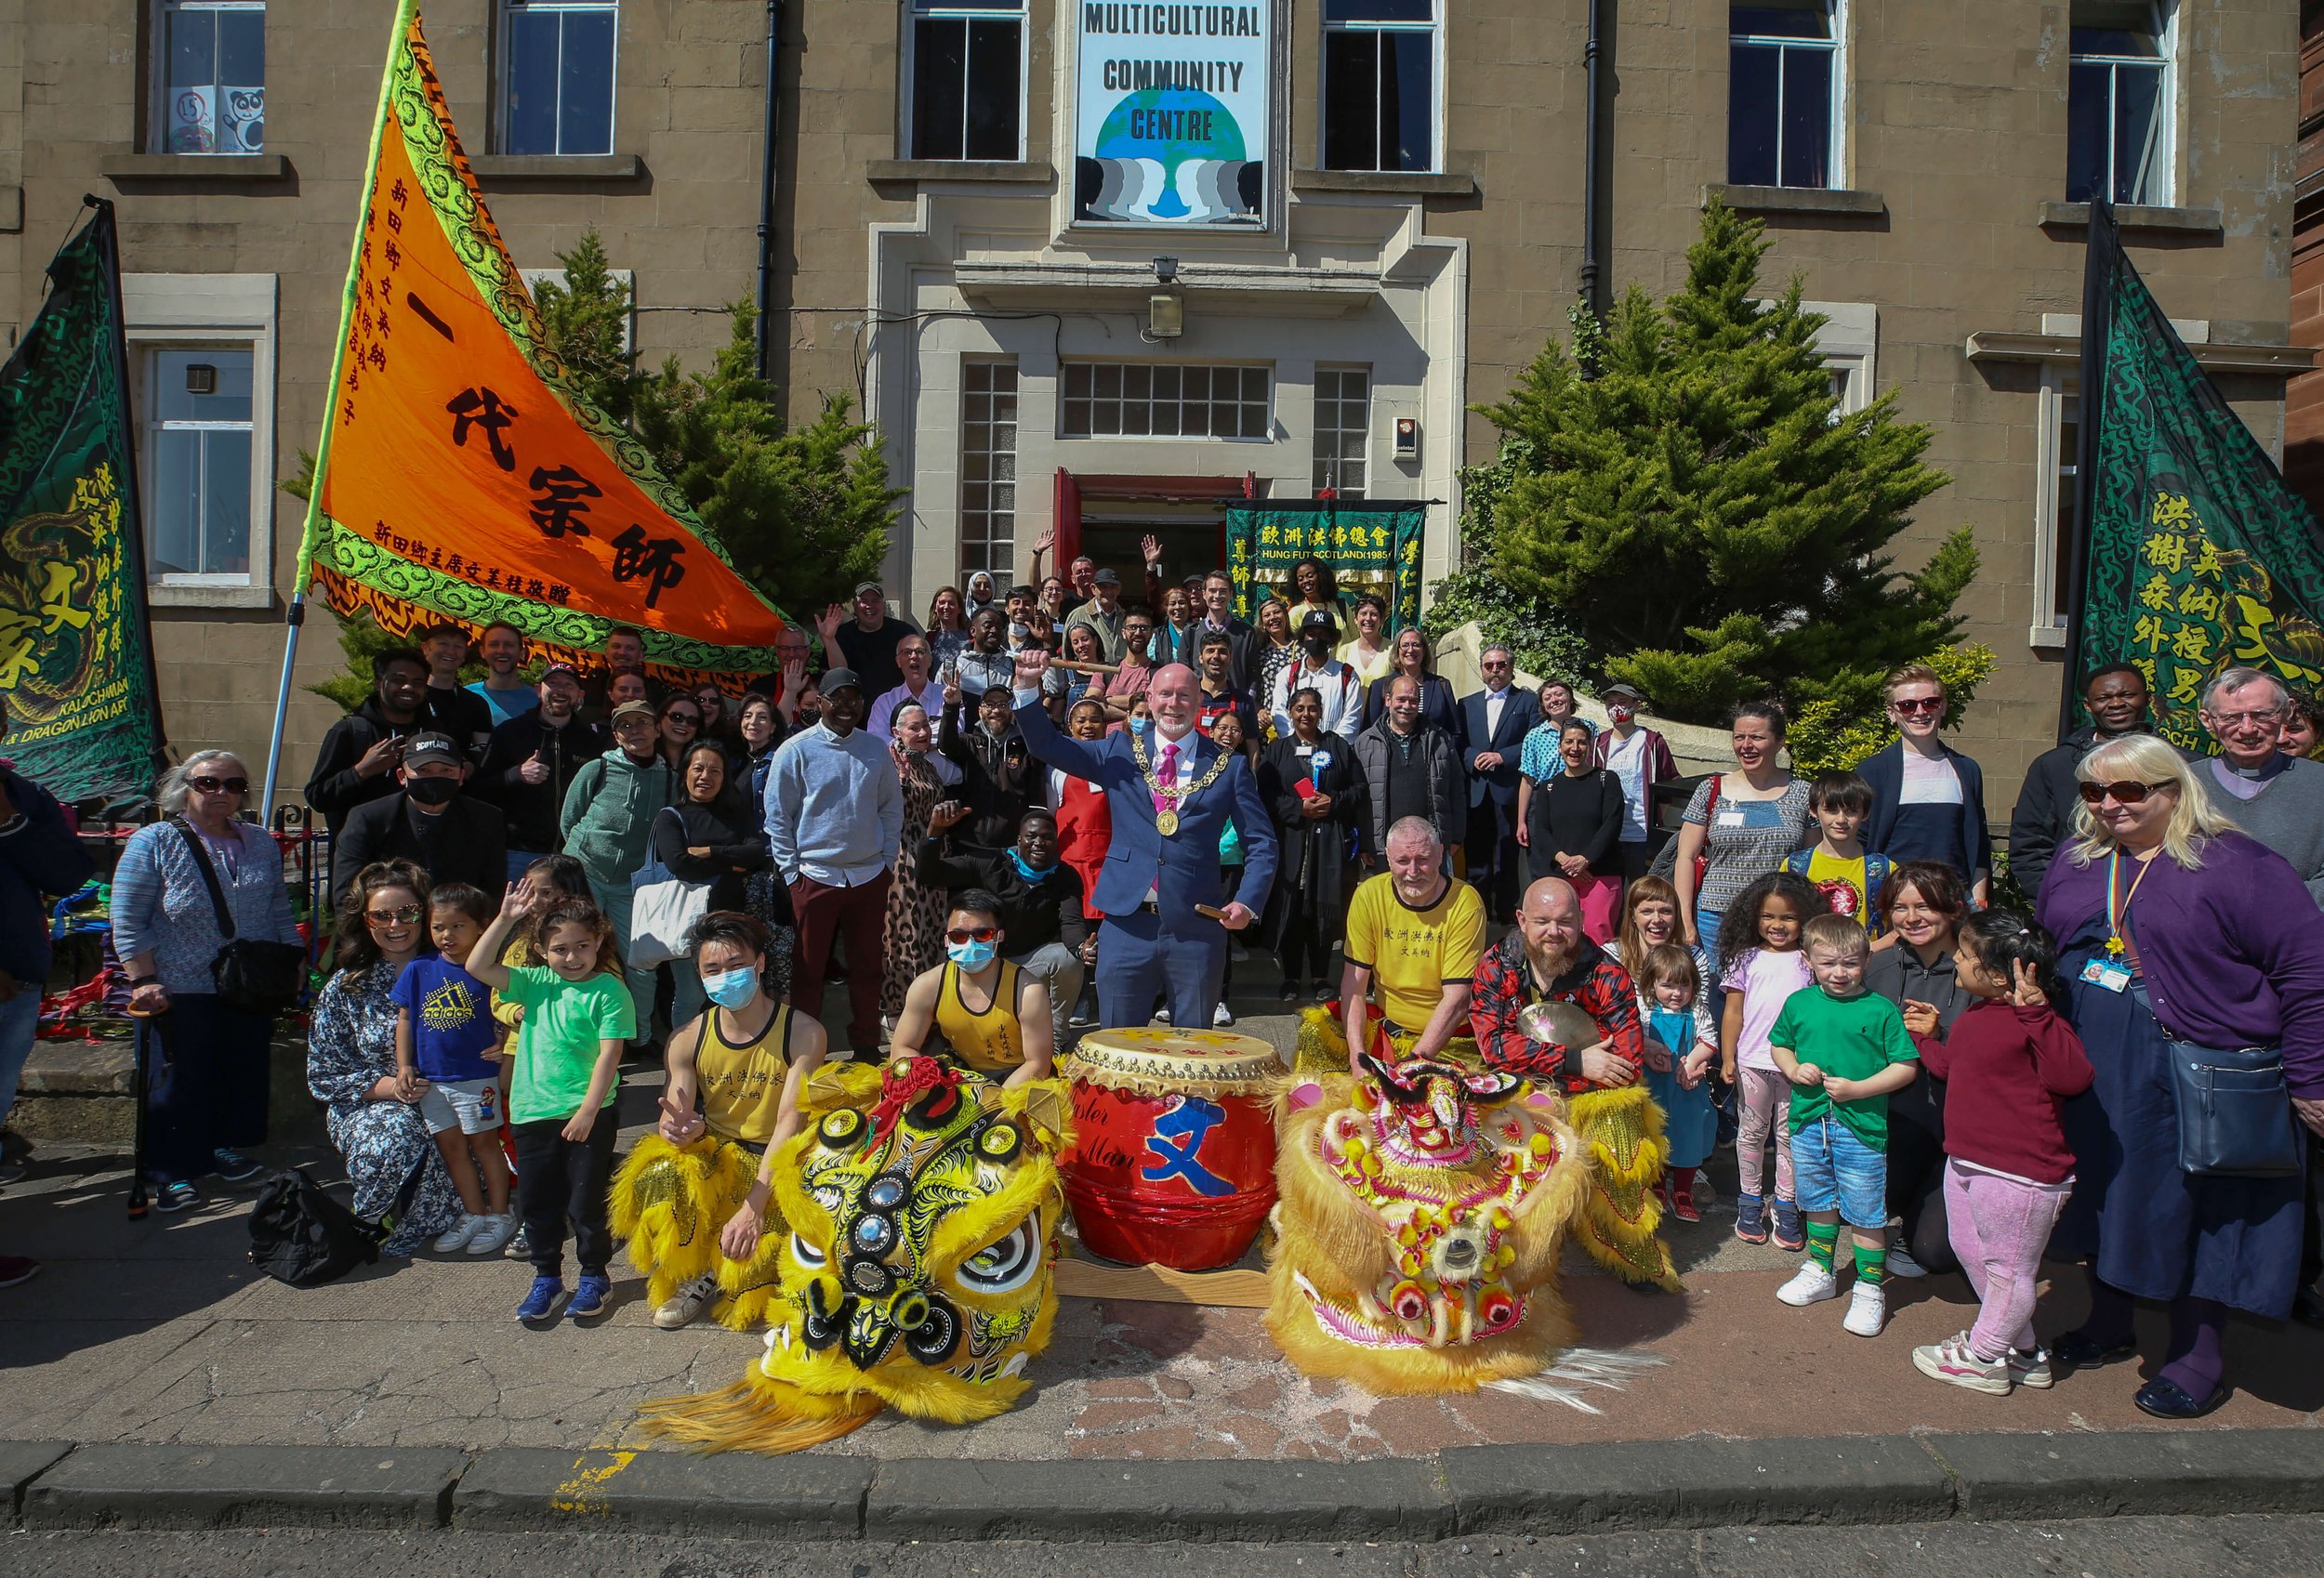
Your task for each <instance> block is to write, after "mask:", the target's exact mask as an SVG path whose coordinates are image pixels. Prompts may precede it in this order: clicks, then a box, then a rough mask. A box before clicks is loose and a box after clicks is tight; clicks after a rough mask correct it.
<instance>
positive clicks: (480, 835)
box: [331, 731, 508, 904]
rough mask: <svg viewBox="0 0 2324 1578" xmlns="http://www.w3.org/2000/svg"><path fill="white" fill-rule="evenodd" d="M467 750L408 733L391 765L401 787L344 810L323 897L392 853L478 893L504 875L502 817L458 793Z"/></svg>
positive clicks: (501, 884) (448, 739) (503, 880)
mask: <svg viewBox="0 0 2324 1578" xmlns="http://www.w3.org/2000/svg"><path fill="white" fill-rule="evenodd" d="M468 772H469V761H468V754H467V753H466V752H465V751H463V750H461V749H460V747H459V746H458V745H457V744H456V743H454V742H453V739H452V736H451V735H449V734H440V733H436V732H433V731H430V732H429V733H425V734H415V735H413V736H412V737H411V739H410V740H409V741H407V742H406V743H405V744H404V747H403V766H402V767H400V768H398V769H396V775H397V777H398V778H400V779H401V780H402V781H403V790H402V792H401V793H398V794H392V795H390V796H387V797H386V798H384V799H378V800H368V801H365V802H364V803H363V805H360V806H358V807H356V808H355V809H353V810H352V811H350V812H349V813H348V817H347V821H346V822H344V823H343V824H341V826H340V828H339V831H338V836H337V839H336V840H334V842H333V846H332V855H331V901H332V902H333V903H334V904H336V903H337V902H338V901H339V899H340V897H341V896H342V895H343V894H345V893H346V891H347V890H348V888H350V886H352V885H353V883H354V881H355V877H356V874H358V873H359V872H361V871H362V870H363V867H365V866H367V865H369V864H371V862H372V861H389V860H394V859H396V858H398V857H399V856H400V857H401V858H403V859H404V860H407V861H412V862H413V863H414V864H416V865H417V866H418V867H419V869H420V870H422V871H424V872H426V873H427V874H428V877H429V881H430V882H432V883H434V884H437V885H438V886H441V885H442V884H443V883H447V882H467V883H472V884H473V885H475V886H476V887H478V888H482V889H483V890H484V891H485V892H487V893H490V892H493V891H495V888H505V887H506V886H507V885H508V819H507V818H506V817H505V816H504V815H503V814H502V813H501V810H500V809H499V808H498V807H497V806H491V805H487V804H485V803H484V802H483V801H482V800H475V799H470V798H469V796H466V795H463V794H462V793H460V788H461V785H462V784H463V783H464V782H466V781H467V779H468Z"/></svg>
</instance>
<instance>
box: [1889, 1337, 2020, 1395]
mask: <svg viewBox="0 0 2324 1578" xmlns="http://www.w3.org/2000/svg"><path fill="white" fill-rule="evenodd" d="M1912 1364H1913V1368H1914V1369H1916V1370H1918V1371H1920V1372H1921V1374H1923V1375H1926V1376H1928V1377H1929V1378H1930V1379H1931V1380H1933V1381H1943V1382H1945V1383H1946V1384H1947V1385H1948V1386H1955V1387H1966V1388H1968V1389H1969V1390H1970V1391H1973V1392H1985V1393H1987V1394H1988V1395H1990V1396H1993V1397H2007V1396H2009V1392H2010V1385H2011V1382H2010V1373H2009V1361H2008V1360H2007V1359H2006V1358H2002V1359H1980V1358H1978V1357H1977V1355H1976V1351H1975V1350H1974V1348H1971V1347H1970V1346H1969V1334H1968V1333H1967V1332H1957V1333H1955V1334H1954V1335H1951V1336H1949V1337H1947V1338H1946V1339H1945V1340H1944V1341H1943V1342H1940V1343H1933V1344H1931V1345H1930V1346H1929V1347H1927V1348H1914V1349H1913V1350H1912Z"/></svg>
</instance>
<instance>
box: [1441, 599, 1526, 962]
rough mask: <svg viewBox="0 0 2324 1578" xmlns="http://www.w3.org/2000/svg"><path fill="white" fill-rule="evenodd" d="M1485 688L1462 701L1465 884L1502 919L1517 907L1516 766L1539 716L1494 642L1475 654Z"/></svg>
mask: <svg viewBox="0 0 2324 1578" xmlns="http://www.w3.org/2000/svg"><path fill="white" fill-rule="evenodd" d="M1477 666H1478V667H1479V668H1480V669H1482V670H1484V672H1485V689H1484V690H1479V691H1478V692H1477V693H1476V694H1474V695H1472V696H1469V697H1467V698H1465V699H1463V700H1462V702H1461V704H1460V719H1461V722H1462V723H1463V724H1464V725H1465V726H1466V728H1467V732H1468V745H1467V748H1466V749H1465V750H1464V751H1463V752H1462V754H1461V765H1462V766H1463V767H1465V768H1467V769H1469V837H1468V847H1469V882H1470V884H1471V886H1472V887H1474V888H1476V890H1477V892H1478V894H1479V895H1480V896H1481V897H1482V898H1483V899H1484V900H1485V911H1486V914H1488V915H1490V916H1492V918H1493V919H1495V920H1497V921H1507V920H1509V919H1510V918H1511V917H1512V914H1514V913H1515V911H1516V908H1517V888H1518V878H1519V869H1518V864H1517V777H1518V773H1517V764H1518V760H1519V758H1520V757H1521V756H1522V755H1523V754H1524V751H1525V730H1528V729H1531V728H1532V727H1533V726H1534V725H1535V724H1536V723H1538V722H1539V721H1540V720H1541V706H1540V704H1539V703H1538V701H1536V700H1535V699H1534V698H1533V697H1531V696H1529V695H1526V694H1525V692H1524V691H1522V690H1518V689H1517V688H1516V686H1515V684H1514V683H1513V681H1514V680H1515V679H1516V677H1517V664H1516V662H1515V660H1514V659H1512V657H1511V656H1510V652H1509V649H1508V648H1507V647H1505V646H1502V645H1501V644H1500V643H1499V642H1498V641H1497V642H1495V643H1493V644H1492V645H1491V646H1488V647H1486V649H1485V650H1484V651H1481V652H1479V653H1478V654H1477Z"/></svg>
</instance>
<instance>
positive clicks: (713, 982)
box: [702, 969, 759, 1008]
mask: <svg viewBox="0 0 2324 1578" xmlns="http://www.w3.org/2000/svg"><path fill="white" fill-rule="evenodd" d="M702 994H703V995H704V996H706V997H707V998H709V999H710V1001H711V1002H713V1003H716V1004H717V1005H718V1006H720V1007H721V1008H740V1007H742V1006H745V1005H746V1004H747V1003H748V1002H749V1001H750V1000H751V999H752V998H754V997H756V996H758V995H759V972H758V971H757V970H751V969H741V970H724V971H721V972H720V973H719V974H717V975H712V976H705V977H703V978H702Z"/></svg>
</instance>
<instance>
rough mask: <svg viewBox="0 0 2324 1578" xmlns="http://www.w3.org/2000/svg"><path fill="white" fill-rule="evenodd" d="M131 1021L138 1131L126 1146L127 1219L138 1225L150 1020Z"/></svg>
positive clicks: (142, 1214) (141, 1211)
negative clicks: (127, 1165)
mask: <svg viewBox="0 0 2324 1578" xmlns="http://www.w3.org/2000/svg"><path fill="white" fill-rule="evenodd" d="M131 1018H132V1019H134V1020H135V1022H136V1024H137V1034H136V1039H135V1041H134V1043H133V1045H135V1046H136V1048H137V1050H136V1053H135V1061H136V1064H137V1067H136V1069H135V1070H134V1072H133V1073H132V1076H131V1078H130V1081H129V1085H130V1089H131V1090H133V1091H134V1092H135V1093H136V1096H137V1119H136V1122H137V1128H136V1130H135V1135H136V1137H135V1138H134V1139H133V1140H131V1142H130V1145H129V1220H131V1221H133V1222H141V1221H143V1220H144V1219H145V1055H146V1037H147V1036H148V1035H149V1034H151V1033H152V1018H151V1016H149V1015H145V1014H136V1015H132V1016H131Z"/></svg>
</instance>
